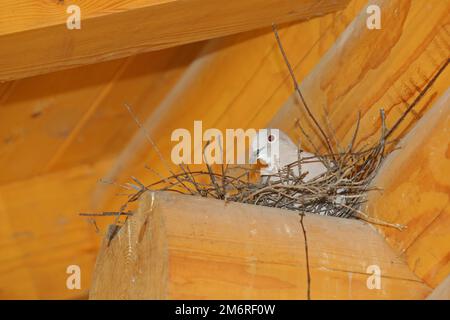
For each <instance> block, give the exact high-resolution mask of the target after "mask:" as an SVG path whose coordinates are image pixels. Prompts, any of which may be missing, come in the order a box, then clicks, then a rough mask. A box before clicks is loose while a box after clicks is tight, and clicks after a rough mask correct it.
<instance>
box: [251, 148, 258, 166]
mask: <svg viewBox="0 0 450 320" xmlns="http://www.w3.org/2000/svg"><path fill="white" fill-rule="evenodd" d="M258 153H259V152H258V150H256V151H253V152H252V154H251V155H250V164H255V163H256V161H257V160H258Z"/></svg>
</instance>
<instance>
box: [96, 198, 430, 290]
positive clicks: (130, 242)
mask: <svg viewBox="0 0 450 320" xmlns="http://www.w3.org/2000/svg"><path fill="white" fill-rule="evenodd" d="M304 226H305V229H306V234H307V239H308V249H309V255H308V256H309V265H310V268H311V298H312V299H423V298H425V297H426V296H427V295H428V294H429V292H430V291H431V290H430V289H429V288H428V287H427V286H426V285H424V284H423V283H422V282H421V281H419V280H418V278H416V277H415V276H414V275H413V273H412V272H411V271H410V270H409V268H408V266H407V265H406V263H405V262H404V261H403V260H402V259H401V258H399V257H398V256H396V254H395V253H394V252H393V251H392V250H391V249H390V248H389V246H388V245H387V244H386V242H385V241H384V239H383V238H382V237H381V236H380V235H379V234H377V232H376V231H375V230H374V229H373V228H372V227H371V226H370V225H368V224H366V223H363V222H361V221H357V220H348V219H339V218H333V217H323V216H317V215H307V216H306V217H304ZM350 235H351V236H350ZM303 239H304V238H303V233H302V229H301V225H300V217H299V215H298V214H296V213H294V212H292V211H287V210H281V209H274V208H267V207H260V206H254V205H245V204H237V203H225V202H224V201H220V200H214V199H205V198H199V197H192V196H187V195H178V194H175V193H146V194H145V195H144V196H143V197H142V198H141V200H140V205H139V209H138V211H137V213H136V214H135V215H134V216H133V217H130V218H129V219H128V220H127V222H126V223H125V225H124V226H123V227H122V228H121V230H120V231H119V232H118V234H117V235H116V236H115V237H114V238H113V240H112V241H111V243H110V245H109V246H108V241H107V239H104V242H103V245H102V248H101V249H100V252H99V256H98V260H97V263H96V269H95V271H94V278H93V283H92V287H91V291H90V298H91V299H305V298H306V292H307V280H306V279H307V277H306V259H305V251H304V240H303ZM371 265H377V266H379V268H380V270H381V288H380V289H369V288H368V287H367V285H366V283H367V279H368V278H369V276H370V275H371V273H368V271H367V268H368V267H369V266H371Z"/></svg>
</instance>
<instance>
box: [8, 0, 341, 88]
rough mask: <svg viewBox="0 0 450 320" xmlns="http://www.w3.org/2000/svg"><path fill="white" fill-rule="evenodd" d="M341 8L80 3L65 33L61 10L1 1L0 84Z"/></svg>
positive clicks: (272, 3)
mask: <svg viewBox="0 0 450 320" xmlns="http://www.w3.org/2000/svg"><path fill="white" fill-rule="evenodd" d="M347 2H348V0H333V1H321V2H317V1H314V0H301V1H292V0H265V1H261V0H246V1H239V0H232V1H226V2H223V1H220V0H188V1H181V0H172V1H168V0H164V1H143V0H137V1H130V0H124V1H114V2H112V4H111V2H110V1H109V3H110V4H108V2H107V1H92V0H84V1H77V2H74V3H76V4H77V5H78V6H79V7H80V8H81V14H82V18H81V19H82V20H81V21H82V25H81V29H80V30H69V29H68V28H67V27H66V20H67V18H68V14H66V11H65V10H66V6H65V5H60V4H58V2H56V1H55V2H50V1H46V2H45V4H38V3H36V2H35V1H31V0H22V1H18V2H17V1H7V2H6V3H4V4H2V10H1V12H0V21H2V24H1V25H0V27H1V28H0V30H2V31H1V33H0V47H1V48H2V50H1V51H0V81H8V80H13V79H18V78H24V77H29V76H33V75H37V74H42V73H48V72H53V71H56V70H60V69H66V68H70V67H75V66H81V65H84V64H92V63H97V62H100V61H105V60H111V59H117V58H121V57H126V56H130V55H134V54H138V53H142V52H146V51H151V50H158V49H163V48H167V47H173V46H177V45H181V44H185V43H190V42H195V41H200V40H205V39H211V38H216V37H220V36H225V35H230V34H234V33H238V32H243V31H249V30H253V29H257V28H261V27H265V26H270V25H271V24H272V23H273V22H276V23H281V22H288V21H294V20H304V19H309V18H312V17H316V16H320V15H324V14H326V13H330V12H335V11H337V10H339V9H343V8H344V7H345V5H346V4H347ZM36 22H37V23H36Z"/></svg>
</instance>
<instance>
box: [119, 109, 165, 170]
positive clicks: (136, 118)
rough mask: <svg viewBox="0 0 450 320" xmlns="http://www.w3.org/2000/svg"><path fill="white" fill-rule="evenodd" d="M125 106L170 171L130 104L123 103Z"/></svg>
mask: <svg viewBox="0 0 450 320" xmlns="http://www.w3.org/2000/svg"><path fill="white" fill-rule="evenodd" d="M125 108H127V110H128V113H129V114H130V115H131V117H132V118H133V120H134V122H136V124H137V125H138V127H139V128H140V129H141V130H142V131H143V132H144V134H145V137H146V138H147V140H148V141H149V142H150V144H151V145H152V147H153V149H155V151H156V153H157V154H158V157H159V159H160V160H161V161H162V163H163V164H164V166H165V167H166V169H167V170H168V171H169V172H171V170H170V167H169V164H168V163H167V161H166V159H164V157H163V155H162V153H161V151H160V150H159V148H158V146H157V145H156V143H155V142H154V141H153V139H152V138H151V137H150V134H149V133H148V131H147V129H146V128H145V127H144V126H143V125H142V123H141V122H140V121H139V119H138V117H137V116H136V114H135V113H134V112H133V110H132V109H131V106H130V105H129V104H128V103H125Z"/></svg>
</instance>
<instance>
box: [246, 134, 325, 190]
mask: <svg viewBox="0 0 450 320" xmlns="http://www.w3.org/2000/svg"><path fill="white" fill-rule="evenodd" d="M299 156H300V158H301V159H303V160H304V161H302V162H301V166H298V165H296V166H293V168H292V170H293V172H294V174H295V176H296V177H299V176H300V175H304V177H303V181H304V182H308V181H310V180H312V179H314V178H316V177H318V176H320V175H321V174H323V173H324V172H326V171H327V168H326V167H325V165H324V164H323V163H322V162H321V161H320V159H319V158H318V157H317V156H316V155H315V154H313V153H309V152H306V151H301V152H300V153H299V148H298V147H297V146H296V145H295V144H294V142H292V140H291V139H290V138H289V136H288V135H287V134H286V133H284V132H283V131H282V130H280V129H273V128H266V129H261V130H258V132H257V133H256V135H255V136H254V137H253V139H252V142H251V149H250V163H252V164H254V163H256V162H257V161H258V160H259V161H260V162H261V163H262V164H264V165H266V166H265V167H263V168H261V169H260V175H261V181H263V182H267V181H268V179H270V177H271V176H277V175H278V172H279V171H280V170H282V169H283V168H285V167H286V166H287V165H289V164H292V163H294V162H297V161H298V160H299ZM299 167H301V172H299ZM274 178H276V177H274Z"/></svg>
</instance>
